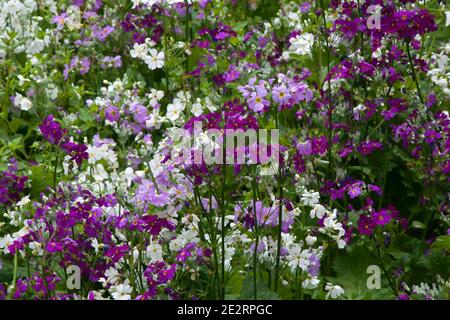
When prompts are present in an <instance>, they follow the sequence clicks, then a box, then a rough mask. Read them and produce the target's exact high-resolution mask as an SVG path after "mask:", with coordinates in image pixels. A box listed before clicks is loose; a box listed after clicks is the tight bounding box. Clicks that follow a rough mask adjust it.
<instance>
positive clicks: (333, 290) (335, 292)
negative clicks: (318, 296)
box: [325, 282, 344, 299]
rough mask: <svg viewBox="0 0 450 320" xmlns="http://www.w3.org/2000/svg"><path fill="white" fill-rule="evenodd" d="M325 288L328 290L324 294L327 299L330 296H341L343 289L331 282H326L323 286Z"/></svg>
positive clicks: (334, 297) (333, 297)
mask: <svg viewBox="0 0 450 320" xmlns="http://www.w3.org/2000/svg"><path fill="white" fill-rule="evenodd" d="M325 290H326V291H328V293H327V294H326V295H325V298H326V299H329V298H330V297H331V298H332V299H336V298H337V297H339V296H341V295H342V294H343V293H344V289H342V288H341V287H340V286H338V285H333V284H332V283H329V282H328V283H327V285H326V286H325Z"/></svg>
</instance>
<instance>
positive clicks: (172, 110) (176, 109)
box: [166, 100, 184, 121]
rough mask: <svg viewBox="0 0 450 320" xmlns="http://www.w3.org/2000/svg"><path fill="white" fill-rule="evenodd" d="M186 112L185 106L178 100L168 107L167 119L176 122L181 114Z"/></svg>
mask: <svg viewBox="0 0 450 320" xmlns="http://www.w3.org/2000/svg"><path fill="white" fill-rule="evenodd" d="M183 110H184V105H183V104H182V103H180V102H179V101H178V100H176V101H174V103H171V104H169V105H168V106H167V113H166V117H167V119H169V120H170V121H176V120H178V118H179V117H180V114H181V112H182V111H183Z"/></svg>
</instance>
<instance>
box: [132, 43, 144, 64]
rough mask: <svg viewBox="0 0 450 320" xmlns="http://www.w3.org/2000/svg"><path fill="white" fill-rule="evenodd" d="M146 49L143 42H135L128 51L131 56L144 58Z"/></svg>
mask: <svg viewBox="0 0 450 320" xmlns="http://www.w3.org/2000/svg"><path fill="white" fill-rule="evenodd" d="M147 50H148V47H147V45H146V44H145V43H142V44H139V43H135V44H134V45H133V49H131V51H130V55H131V57H132V58H139V59H142V60H144V59H145V58H146V57H147Z"/></svg>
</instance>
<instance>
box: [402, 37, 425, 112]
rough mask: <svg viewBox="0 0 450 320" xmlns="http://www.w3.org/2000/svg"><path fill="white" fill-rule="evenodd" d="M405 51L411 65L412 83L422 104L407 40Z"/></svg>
mask: <svg viewBox="0 0 450 320" xmlns="http://www.w3.org/2000/svg"><path fill="white" fill-rule="evenodd" d="M406 52H407V53H408V59H409V66H410V67H411V72H412V76H413V80H414V83H415V84H416V88H417V93H418V94H419V99H420V102H421V103H422V104H423V97H422V92H421V91H420V86H419V81H418V80H417V75H416V71H415V70H414V64H413V61H412V58H411V50H410V49H409V42H406Z"/></svg>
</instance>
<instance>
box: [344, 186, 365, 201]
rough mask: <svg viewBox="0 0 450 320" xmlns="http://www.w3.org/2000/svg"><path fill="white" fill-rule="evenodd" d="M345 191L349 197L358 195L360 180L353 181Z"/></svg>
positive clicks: (359, 192)
mask: <svg viewBox="0 0 450 320" xmlns="http://www.w3.org/2000/svg"><path fill="white" fill-rule="evenodd" d="M347 193H348V195H349V197H350V199H354V198H356V197H358V196H359V195H360V194H361V193H362V189H361V182H357V183H353V184H351V185H349V186H348V187H347Z"/></svg>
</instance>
